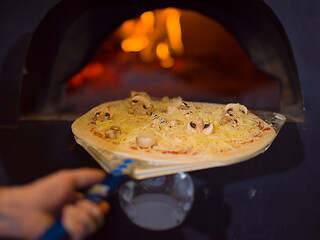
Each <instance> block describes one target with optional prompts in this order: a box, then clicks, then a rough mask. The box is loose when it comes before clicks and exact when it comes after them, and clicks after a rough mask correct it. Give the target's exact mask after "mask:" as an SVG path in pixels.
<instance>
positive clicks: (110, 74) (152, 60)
mask: <svg viewBox="0 0 320 240" xmlns="http://www.w3.org/2000/svg"><path fill="white" fill-rule="evenodd" d="M132 90H134V91H145V92H147V93H148V94H149V95H150V96H153V97H163V96H169V97H176V96H180V97H182V98H183V99H185V100H192V101H205V102H217V103H228V102H240V103H242V104H245V105H247V106H248V107H249V108H251V109H252V108H253V109H264V110H272V111H279V101H280V92H279V82H278V81H277V80H275V79H273V78H271V77H269V76H268V75H267V74H265V73H263V72H262V71H260V70H258V69H257V68H256V67H255V65H254V64H253V63H252V61H251V60H250V58H249V56H248V54H247V53H246V52H245V50H244V49H243V47H242V46H241V45H240V43H239V42H238V41H237V40H236V39H235V37H234V36H232V34H230V33H229V32H228V30H227V29H226V28H225V27H224V26H223V25H221V24H220V23H219V22H217V21H215V20H214V19H212V18H209V17H207V16H205V15H203V14H200V13H199V12H196V11H192V10H183V9H178V8H171V7H170V8H164V9H156V10H152V11H145V12H143V13H142V14H141V15H140V16H138V17H136V18H132V19H127V20H125V21H124V22H123V23H122V24H121V25H120V26H118V27H117V28H116V29H115V30H114V31H113V32H112V33H111V34H110V35H109V36H108V37H107V38H106V39H105V40H103V42H102V43H101V44H100V47H99V48H98V50H97V51H96V52H95V54H94V56H93V58H92V59H91V60H90V61H89V62H88V63H87V64H86V65H85V66H84V67H83V68H82V69H80V70H79V71H78V72H77V73H76V74H74V75H73V76H72V77H70V78H69V79H68V81H67V83H66V92H65V97H64V101H63V102H62V103H61V106H60V110H61V111H64V112H85V111H88V110H89V109H91V108H92V107H94V106H96V105H98V104H100V103H102V102H106V101H111V100H116V99H120V98H126V97H128V96H129V95H130V91H132Z"/></svg>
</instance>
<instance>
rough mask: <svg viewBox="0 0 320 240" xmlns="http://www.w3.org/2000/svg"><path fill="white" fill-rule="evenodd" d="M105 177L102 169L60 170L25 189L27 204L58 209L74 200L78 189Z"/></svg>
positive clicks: (47, 208)
mask: <svg viewBox="0 0 320 240" xmlns="http://www.w3.org/2000/svg"><path fill="white" fill-rule="evenodd" d="M104 177H105V172H104V171H102V170H100V169H93V168H80V169H74V170H60V171H58V172H56V173H53V174H51V175H49V176H47V177H44V178H42V179H40V180H37V181H35V182H34V183H32V184H30V185H28V186H27V187H25V189H26V191H27V192H26V194H25V195H26V196H28V198H27V199H26V202H27V203H28V204H29V205H34V206H36V207H37V208H42V209H46V210H49V211H50V210H51V209H58V208H60V207H62V206H63V205H64V204H65V203H67V202H69V201H70V200H72V199H74V195H73V194H74V192H75V190H76V189H78V188H83V187H88V186H91V185H93V184H95V183H97V182H99V181H101V180H102V179H103V178H104ZM48 196H50V198H48Z"/></svg>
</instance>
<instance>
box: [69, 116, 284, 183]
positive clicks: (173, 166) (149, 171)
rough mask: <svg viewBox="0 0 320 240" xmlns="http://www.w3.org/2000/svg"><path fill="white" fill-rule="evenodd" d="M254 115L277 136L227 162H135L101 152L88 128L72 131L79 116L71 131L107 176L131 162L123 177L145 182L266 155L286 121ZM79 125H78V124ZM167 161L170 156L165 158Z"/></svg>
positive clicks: (130, 157)
mask: <svg viewBox="0 0 320 240" xmlns="http://www.w3.org/2000/svg"><path fill="white" fill-rule="evenodd" d="M252 112H253V113H254V114H255V115H257V116H258V117H260V118H261V119H262V120H264V121H265V122H267V123H268V124H270V125H271V126H272V127H273V128H274V130H275V132H276V134H275V135H274V136H273V137H272V138H271V139H269V140H268V142H266V143H265V144H263V145H261V146H259V148H258V149H255V150H254V151H251V152H248V153H246V154H240V155H238V156H237V155H235V156H232V157H230V158H227V159H221V160H219V159H213V160H209V161H191V162H188V161H185V162H183V163H177V162H176V161H175V162H170V161H165V162H155V161H149V160H148V159H138V158H136V157H132V156H130V155H128V154H123V153H118V152H112V151H108V150H106V149H103V148H101V147H99V146H97V145H95V144H92V142H90V141H88V138H87V137H86V136H88V133H86V132H88V130H87V129H85V128H84V129H80V131H79V129H77V131H75V130H74V126H75V125H77V123H78V122H77V121H80V120H81V117H80V118H79V119H80V120H79V119H77V120H76V121H75V122H74V123H73V125H72V130H73V133H74V136H75V140H76V142H77V143H78V144H79V145H81V146H82V147H83V148H84V149H85V150H86V151H87V152H88V153H89V154H90V155H91V156H92V157H93V158H94V159H95V160H96V161H97V163H98V164H99V165H100V166H101V167H102V168H103V169H104V170H105V171H106V172H108V173H110V172H112V171H113V170H114V169H116V168H117V167H118V166H119V164H121V162H123V161H124V160H125V159H128V158H129V159H131V160H132V164H131V167H130V168H128V169H127V170H125V172H124V173H125V174H126V175H128V176H129V177H131V178H133V179H137V180H140V179H146V178H153V177H159V176H164V175H170V174H175V173H179V172H190V171H195V170H201V169H207V168H213V167H221V166H227V165H231V164H235V163H239V162H242V161H246V160H249V159H251V158H253V157H255V156H257V155H259V154H261V153H263V152H265V151H266V150H267V149H268V148H269V147H270V145H271V144H272V142H273V140H274V139H275V137H276V136H277V134H278V133H279V131H280V130H281V128H282V126H283V124H284V123H285V121H286V118H285V117H284V116H283V115H282V114H279V113H276V112H270V111H252ZM78 125H79V124H78ZM83 133H85V134H83ZM168 158H170V156H168Z"/></svg>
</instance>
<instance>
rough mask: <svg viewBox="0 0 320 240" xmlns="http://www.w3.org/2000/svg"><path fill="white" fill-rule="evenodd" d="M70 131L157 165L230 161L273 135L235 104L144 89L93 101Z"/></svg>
mask: <svg viewBox="0 0 320 240" xmlns="http://www.w3.org/2000/svg"><path fill="white" fill-rule="evenodd" d="M72 131H73V133H74V135H75V137H76V139H78V140H79V139H81V140H82V142H85V144H86V145H87V146H91V147H94V148H95V149H96V150H98V151H101V152H103V151H107V152H111V153H114V154H118V155H121V156H125V157H129V158H134V159H137V160H145V161H149V162H153V163H159V164H161V163H166V164H168V163H193V162H197V163H199V162H207V161H221V162H223V161H226V163H228V164H230V163H232V162H237V161H240V160H243V159H248V156H250V155H254V154H255V153H256V152H259V151H261V150H262V149H265V148H267V147H268V146H269V145H270V144H271V142H272V141H273V139H274V138H275V136H276V132H275V130H274V129H273V127H272V126H271V125H270V124H268V123H266V122H265V121H263V120H262V119H260V118H259V117H258V116H256V115H254V114H253V113H252V112H250V111H248V109H247V108H246V107H245V106H244V105H241V104H239V103H229V104H225V105H224V104H213V103H204V102H191V101H184V100H183V99H182V98H181V97H175V98H169V97H163V98H162V99H153V98H151V97H150V96H149V95H148V94H147V93H145V92H131V95H130V97H128V98H127V99H122V100H116V101H111V102H106V103H103V104H100V105H99V106H96V107H95V108H93V109H92V110H90V111H89V112H87V113H86V114H85V115H83V116H82V117H80V118H78V119H77V120H76V121H75V122H74V123H73V124H72Z"/></svg>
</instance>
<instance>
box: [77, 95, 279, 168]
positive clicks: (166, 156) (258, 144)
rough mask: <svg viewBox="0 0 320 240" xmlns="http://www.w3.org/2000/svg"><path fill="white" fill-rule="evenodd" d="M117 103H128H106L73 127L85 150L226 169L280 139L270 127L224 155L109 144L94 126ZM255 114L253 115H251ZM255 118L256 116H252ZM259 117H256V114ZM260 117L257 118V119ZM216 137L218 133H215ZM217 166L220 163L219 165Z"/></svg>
mask: <svg viewBox="0 0 320 240" xmlns="http://www.w3.org/2000/svg"><path fill="white" fill-rule="evenodd" d="M117 104H124V100H117V101H112V102H107V103H103V104H101V105H99V106H97V107H95V108H93V109H92V110H90V111H89V112H87V113H86V114H84V115H83V116H81V117H80V118H78V119H77V120H76V121H75V122H74V123H73V124H72V131H73V133H74V135H75V139H76V140H77V142H78V143H79V144H80V145H82V146H83V147H84V148H88V147H91V148H94V149H95V150H96V151H97V152H99V153H100V154H102V155H103V156H109V155H110V153H112V154H114V155H117V156H121V157H126V158H132V159H135V160H141V161H147V162H150V163H152V164H159V165H161V164H194V163H196V164H200V163H204V164H205V163H214V164H213V165H217V166H224V165H229V164H233V163H237V162H241V161H244V160H246V159H249V158H252V157H254V156H256V155H258V154H259V153H261V152H263V151H265V150H266V149H267V148H268V147H269V146H270V144H271V143H272V141H273V140H274V138H275V137H276V132H275V130H274V129H273V128H272V127H270V128H269V129H268V130H266V131H264V132H263V134H262V136H261V137H259V138H257V139H255V140H254V141H251V140H248V142H246V143H245V144H242V146H240V147H239V148H235V149H233V150H230V151H225V152H221V153H211V154H203V153H197V152H196V151H192V152H179V151H175V149H172V150H171V151H162V152H157V151H155V150H153V149H139V148H133V147H132V148H128V147H123V146H121V145H117V144H114V143H112V141H107V140H106V139H104V138H102V137H101V136H100V137H99V136H97V135H96V134H94V133H93V132H92V131H91V126H92V123H91V122H92V116H93V115H94V113H95V112H96V111H97V110H98V109H101V108H104V107H108V106H115V105H117ZM194 104H196V105H198V106H212V107H220V108H221V107H222V106H224V105H221V104H213V103H194ZM248 114H252V113H248ZM252 115H253V114H252ZM253 116H255V115H253ZM255 117H256V116H255ZM213 134H214V133H213ZM215 163H216V164H215Z"/></svg>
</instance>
